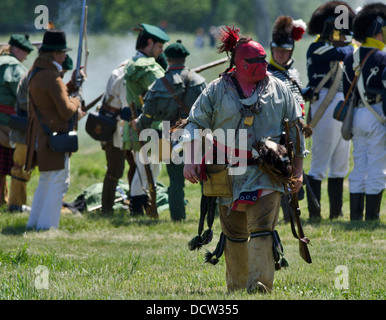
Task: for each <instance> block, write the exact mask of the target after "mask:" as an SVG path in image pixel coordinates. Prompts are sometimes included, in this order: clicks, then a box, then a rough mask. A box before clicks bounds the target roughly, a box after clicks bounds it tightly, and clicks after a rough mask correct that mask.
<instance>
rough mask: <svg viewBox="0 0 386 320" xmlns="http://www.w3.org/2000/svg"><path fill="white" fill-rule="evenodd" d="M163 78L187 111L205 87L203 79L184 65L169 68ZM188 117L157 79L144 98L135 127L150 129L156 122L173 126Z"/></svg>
mask: <svg viewBox="0 0 386 320" xmlns="http://www.w3.org/2000/svg"><path fill="white" fill-rule="evenodd" d="M165 78H166V79H167V81H168V82H169V83H170V85H171V86H172V88H173V90H174V92H175V94H176V95H177V96H178V97H179V98H180V99H181V101H182V102H183V103H184V105H185V106H186V109H188V110H190V108H191V107H192V105H193V103H194V102H195V101H196V99H197V98H198V97H199V95H200V94H201V92H202V91H203V90H204V89H205V87H206V83H205V78H203V77H202V76H200V75H198V74H197V73H195V72H192V71H190V70H189V69H187V68H185V66H184V65H172V66H170V67H169V69H168V70H167V71H166V73H165ZM188 81H189V83H188ZM188 115H189V114H188V113H187V112H186V111H185V110H183V108H181V107H180V106H179V105H178V103H177V101H176V100H175V99H174V98H173V95H172V94H171V93H170V92H169V91H168V89H167V88H166V87H165V85H164V83H163V81H162V80H161V79H157V80H156V81H155V82H154V83H153V84H152V85H151V86H150V88H149V91H148V92H147V94H146V96H145V103H144V105H143V113H142V114H141V115H140V116H139V118H138V124H137V126H138V128H139V129H140V130H143V129H145V128H150V127H151V125H152V123H153V122H154V121H157V120H161V121H170V122H171V124H170V125H171V126H173V125H174V123H175V122H176V121H177V120H178V119H185V118H187V117H188Z"/></svg>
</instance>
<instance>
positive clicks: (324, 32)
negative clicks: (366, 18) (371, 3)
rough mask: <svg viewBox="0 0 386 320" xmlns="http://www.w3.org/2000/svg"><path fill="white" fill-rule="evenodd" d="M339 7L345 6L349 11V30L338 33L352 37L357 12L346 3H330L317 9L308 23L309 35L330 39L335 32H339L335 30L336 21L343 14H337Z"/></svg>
mask: <svg viewBox="0 0 386 320" xmlns="http://www.w3.org/2000/svg"><path fill="white" fill-rule="evenodd" d="M337 6H345V7H346V8H347V9H348V28H346V29H345V28H342V29H340V30H338V31H339V32H340V33H343V34H346V35H352V23H353V20H354V17H355V11H354V10H353V9H352V8H351V7H350V6H349V5H348V4H347V3H346V2H344V1H329V2H327V3H325V4H322V5H321V6H320V7H319V8H317V9H316V10H315V11H314V13H313V14H312V16H311V19H310V21H309V23H308V33H309V34H310V35H317V34H319V35H320V36H321V37H322V38H328V37H329V36H330V35H331V34H332V33H333V32H334V30H337V29H336V28H335V19H336V18H337V17H339V16H340V15H341V14H342V12H341V10H336V12H335V8H336V7H337Z"/></svg>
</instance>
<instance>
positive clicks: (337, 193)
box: [327, 178, 344, 220]
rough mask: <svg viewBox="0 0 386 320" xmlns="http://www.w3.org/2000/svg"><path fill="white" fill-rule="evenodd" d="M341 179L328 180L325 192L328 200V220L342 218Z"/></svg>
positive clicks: (342, 180)
mask: <svg viewBox="0 0 386 320" xmlns="http://www.w3.org/2000/svg"><path fill="white" fill-rule="evenodd" d="M343 182H344V179H343V178H328V180H327V191H328V198H329V199H330V219H331V220H332V219H335V218H338V217H339V216H343V213H342V205H343Z"/></svg>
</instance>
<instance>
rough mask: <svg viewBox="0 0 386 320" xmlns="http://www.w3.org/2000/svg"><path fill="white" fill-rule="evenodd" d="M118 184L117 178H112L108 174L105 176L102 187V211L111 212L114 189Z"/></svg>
mask: <svg viewBox="0 0 386 320" xmlns="http://www.w3.org/2000/svg"><path fill="white" fill-rule="evenodd" d="M117 185H118V180H115V179H112V178H110V177H109V176H107V175H106V176H105V179H104V181H103V189H102V212H103V213H111V212H113V206H114V203H115V202H114V201H115V191H116V188H117Z"/></svg>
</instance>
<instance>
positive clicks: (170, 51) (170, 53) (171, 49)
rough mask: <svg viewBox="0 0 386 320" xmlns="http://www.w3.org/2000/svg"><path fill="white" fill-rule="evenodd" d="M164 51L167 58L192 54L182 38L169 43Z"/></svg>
mask: <svg viewBox="0 0 386 320" xmlns="http://www.w3.org/2000/svg"><path fill="white" fill-rule="evenodd" d="M164 52H165V55H166V57H167V58H185V57H187V56H188V55H190V52H189V51H188V49H186V48H185V46H184V45H183V44H182V42H181V40H177V41H176V42H175V43H172V44H170V45H168V47H167V48H166V49H165V51H164Z"/></svg>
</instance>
